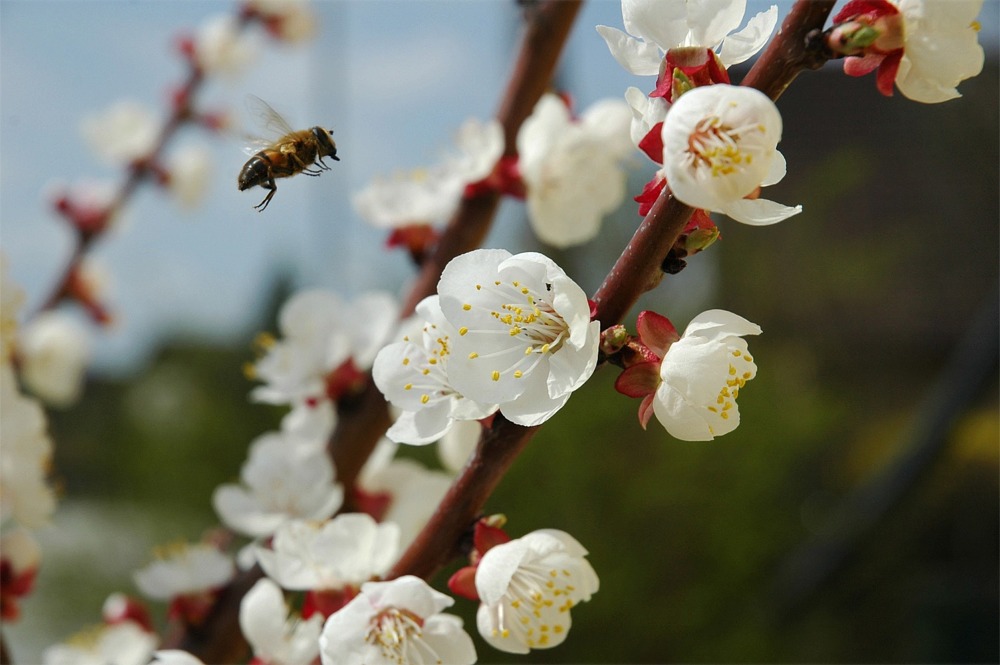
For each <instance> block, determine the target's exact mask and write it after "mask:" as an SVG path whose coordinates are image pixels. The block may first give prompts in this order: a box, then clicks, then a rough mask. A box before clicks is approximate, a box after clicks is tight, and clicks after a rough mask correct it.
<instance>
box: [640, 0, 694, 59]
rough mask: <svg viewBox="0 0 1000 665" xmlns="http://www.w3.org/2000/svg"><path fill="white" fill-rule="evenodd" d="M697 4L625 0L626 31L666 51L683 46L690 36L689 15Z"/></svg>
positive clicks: (675, 0) (671, 1)
mask: <svg viewBox="0 0 1000 665" xmlns="http://www.w3.org/2000/svg"><path fill="white" fill-rule="evenodd" d="M693 4H695V3H689V2H687V1H686V0H685V1H683V2H679V1H678V0H667V2H664V1H663V0H622V20H623V22H624V23H625V30H627V31H628V33H629V34H631V35H635V36H636V37H641V38H642V39H644V40H646V41H647V42H653V43H655V44H656V45H657V46H659V47H660V48H661V49H663V50H664V51H668V50H670V49H672V48H674V47H677V46H683V45H685V44H686V43H687V38H688V35H689V33H690V30H689V28H690V26H689V20H688V12H689V11H690V10H691V5H693ZM705 46H708V44H705Z"/></svg>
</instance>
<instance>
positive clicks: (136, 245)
mask: <svg viewBox="0 0 1000 665" xmlns="http://www.w3.org/2000/svg"><path fill="white" fill-rule="evenodd" d="M234 4H235V3H223V2H207V1H201V0H188V1H186V2H173V1H171V2H167V1H165V0H156V1H151V0H146V1H140V2H110V1H106V2H96V1H85V2H78V1H49V0H44V1H37V0H3V2H2V3H0V146H2V151H0V192H2V195H0V250H2V252H3V254H4V256H5V263H6V265H7V269H8V273H9V275H10V276H11V278H12V279H13V280H14V281H16V282H17V283H18V284H20V285H21V286H22V287H23V288H24V289H25V291H26V292H27V294H28V298H29V308H30V307H31V306H32V305H33V304H36V303H37V302H38V300H39V299H40V298H42V297H43V296H44V294H45V293H46V292H47V289H48V288H49V286H50V284H51V283H52V281H53V280H54V279H55V278H56V276H57V275H58V274H59V272H60V269H61V266H62V265H63V262H64V261H65V256H66V254H67V252H68V251H69V243H70V235H69V233H68V231H67V230H66V229H65V228H63V226H62V223H61V222H60V220H59V219H58V218H57V217H56V216H55V215H54V214H53V213H52V212H51V211H50V207H49V205H50V204H49V202H48V198H47V192H50V191H51V190H52V187H53V186H55V185H56V184H58V183H67V182H73V181H76V180H78V179H87V178H90V179H93V178H107V177H111V178H117V177H120V174H119V173H118V172H117V171H115V170H114V169H111V168H109V167H107V166H105V165H103V164H102V163H101V162H100V161H99V159H98V158H97V157H96V155H93V154H92V153H91V152H90V151H89V149H88V148H87V147H86V145H85V144H84V142H83V140H82V138H81V137H80V133H79V123H80V120H81V119H82V118H83V117H84V116H85V115H87V114H88V113H93V112H96V111H99V110H101V109H103V108H105V107H107V106H109V105H110V104H111V103H113V102H114V101H116V100H119V99H122V98H131V99H135V100H137V101H140V102H143V103H145V104H147V105H149V106H151V107H152V108H154V109H156V108H159V109H162V108H165V106H166V102H165V100H166V98H167V90H168V87H169V86H170V85H172V84H175V83H177V82H179V81H180V80H182V78H183V76H184V68H183V66H182V63H181V61H180V59H179V58H178V57H177V56H176V55H175V54H174V52H173V51H172V44H173V43H174V40H175V38H176V37H177V36H178V35H179V34H181V33H183V32H185V31H188V30H191V29H193V28H194V27H195V26H197V25H198V24H199V23H200V22H202V21H203V20H204V19H205V18H207V17H209V16H211V15H213V14H217V13H224V12H227V11H232V8H233V6H234ZM769 4H770V3H765V2H758V1H755V0H751V2H750V3H749V9H748V13H755V12H757V11H760V10H762V9H764V8H765V7H766V6H768V5H769ZM778 4H779V7H780V8H781V9H782V13H784V10H786V9H787V7H788V6H789V4H790V2H788V1H785V2H779V3H778ZM997 9H998V3H997V2H996V1H995V0H987V2H986V7H985V9H984V12H983V14H982V15H981V22H982V23H983V25H984V33H983V37H982V40H981V41H982V42H983V43H984V44H992V45H993V46H992V48H991V47H989V46H988V47H987V48H988V50H990V51H992V52H995V50H996V46H995V44H996V31H997V27H996V26H997ZM315 10H316V13H317V16H318V19H319V33H318V35H317V38H316V39H315V40H314V41H312V42H310V43H309V44H307V45H305V46H299V47H284V46H277V45H275V44H274V43H273V42H263V44H262V48H261V51H260V54H259V57H258V60H257V64H256V65H255V66H254V67H252V68H251V70H250V71H249V72H248V73H247V74H246V75H245V76H244V77H242V78H240V79H239V80H236V81H232V82H227V81H219V82H213V83H212V84H211V85H209V86H208V87H207V88H206V89H205V90H204V95H203V96H202V97H201V99H202V100H203V101H204V103H205V105H208V106H215V107H219V106H229V107H231V108H233V109H237V110H238V109H239V108H240V107H241V105H242V100H243V98H244V97H245V95H246V94H247V93H253V94H256V95H258V96H260V97H262V98H264V99H266V100H268V101H270V102H271V103H272V104H273V105H274V106H276V107H277V108H278V109H279V110H281V111H282V112H284V113H285V115H286V116H287V117H288V120H289V121H290V122H291V123H292V125H294V126H302V127H307V126H311V125H315V124H322V125H324V126H332V127H334V128H335V130H336V133H335V138H336V140H337V145H338V149H339V153H340V155H341V157H342V161H341V162H339V163H337V164H335V165H334V170H333V171H332V172H330V173H325V174H324V175H323V177H322V178H317V179H312V178H292V179H289V180H285V181H280V182H279V192H278V194H277V195H276V197H275V199H274V201H273V202H272V203H271V205H270V207H269V208H268V210H267V211H266V212H265V213H263V214H258V213H257V212H256V211H254V210H253V208H252V206H253V205H254V204H256V203H257V202H258V201H259V200H260V198H261V197H262V194H263V191H262V190H253V191H251V192H238V191H237V189H236V186H235V180H236V174H237V173H238V171H239V169H240V167H241V166H242V164H243V162H244V161H245V160H246V156H245V155H244V154H243V152H242V150H241V145H240V143H241V142H240V141H238V140H236V139H234V138H226V137H219V136H213V135H210V134H208V133H206V132H204V131H201V130H198V129H196V128H192V129H190V130H188V131H185V132H184V133H182V134H181V135H180V136H179V137H178V138H177V140H176V142H175V144H174V145H175V147H178V146H181V145H183V144H185V143H187V142H198V143H201V144H204V145H205V146H207V147H209V148H211V150H212V152H213V156H214V160H215V170H214V173H213V182H212V183H211V186H210V190H209V194H208V197H207V200H206V202H205V203H204V204H203V205H202V206H201V207H200V208H199V209H198V210H196V211H195V212H193V213H185V212H183V211H182V210H180V209H179V208H178V207H177V206H176V205H174V204H173V202H172V201H170V200H169V199H168V198H167V197H166V196H165V195H164V194H163V193H162V192H160V191H158V190H157V189H155V188H152V187H147V188H144V189H143V190H142V193H141V194H140V195H139V196H138V197H136V198H135V199H134V200H133V205H132V206H131V208H130V209H129V211H128V213H127V214H126V215H125V219H124V220H123V223H122V224H121V225H120V228H118V229H116V230H115V231H114V232H112V233H110V234H109V235H108V236H107V237H105V238H104V239H103V240H102V241H101V243H100V244H99V245H98V247H97V248H96V251H95V252H94V256H95V258H97V259H99V260H100V261H101V262H102V263H103V264H104V265H105V266H106V267H107V269H108V272H109V273H110V276H111V282H110V291H109V299H110V301H111V303H112V304H113V307H114V309H115V311H116V313H117V314H118V316H119V320H118V322H117V324H116V326H115V327H114V328H113V329H111V330H109V331H107V332H106V333H99V334H97V335H95V353H96V355H95V362H94V367H95V369H96V370H97V371H112V372H114V371H126V370H128V369H130V368H132V367H134V365H135V363H136V362H137V361H138V360H140V359H141V358H142V357H144V355H145V354H146V353H148V352H149V350H150V349H151V348H153V347H152V344H154V343H155V341H156V340H157V339H159V338H161V337H162V336H163V335H167V334H171V333H186V334H191V335H198V336H200V337H206V338H214V339H218V340H225V339H227V338H229V337H231V336H232V335H234V334H237V333H242V332H245V330H246V328H247V326H248V325H250V324H251V322H252V321H253V319H254V316H255V315H256V314H257V313H258V307H259V304H260V299H261V297H262V295H263V293H264V289H265V287H266V285H267V284H268V280H269V279H270V278H271V277H272V275H273V273H274V271H275V270H277V269H284V270H288V271H290V272H291V274H292V275H294V277H295V279H296V280H297V282H298V283H299V284H300V285H302V286H325V287H330V288H333V289H335V290H338V291H340V292H341V293H343V294H345V295H346V294H349V293H352V292H357V291H359V290H362V289H368V288H381V289H387V290H389V291H392V292H396V293H400V292H402V291H403V289H404V288H405V285H406V281H407V278H408V277H409V276H410V275H411V274H412V270H411V268H410V267H409V266H408V265H406V264H405V262H404V261H401V260H400V259H401V257H400V255H398V254H386V253H385V252H384V251H383V250H382V248H381V245H382V240H383V234H382V233H381V232H379V231H376V230H374V229H372V228H369V227H367V226H366V225H365V224H364V222H363V221H361V220H360V219H359V218H358V216H357V215H356V214H355V213H354V212H353V210H352V208H351V206H350V195H351V193H352V192H353V191H356V190H358V189H360V188H361V187H362V186H364V184H365V183H366V182H367V181H368V180H369V179H370V178H371V177H372V176H374V175H375V174H389V173H391V172H392V171H393V170H396V169H409V168H415V167H419V166H422V165H426V164H429V163H432V162H434V161H436V159H437V156H438V155H439V154H440V152H441V151H442V150H443V149H444V148H445V147H446V146H447V145H448V143H449V141H450V137H451V135H452V133H453V132H454V130H455V128H456V127H457V126H458V125H459V124H460V123H461V122H462V120H464V119H465V118H467V117H469V116H477V117H480V118H485V117H489V116H490V115H492V113H493V111H494V109H495V107H496V103H497V100H498V99H499V95H500V91H501V89H502V85H503V83H504V82H505V80H506V77H507V73H508V65H509V59H510V55H509V54H510V52H511V49H512V45H513V43H514V41H515V35H516V33H517V14H516V9H514V7H513V3H508V2H497V1H482V2H471V1H466V2H446V1H435V2H429V1H427V2H389V1H378V2H362V1H359V0H356V1H348V2H332V1H330V2H320V3H317V4H316V5H315ZM601 23H603V24H608V25H612V26H617V27H620V26H621V14H620V6H619V4H618V3H617V2H613V1H610V0H607V1H605V0H598V1H595V2H589V3H586V4H585V6H584V9H583V11H582V13H581V16H580V17H579V19H578V22H577V25H576V27H575V29H574V32H573V35H572V37H571V41H570V44H569V47H568V50H567V52H566V54H565V55H564V60H563V62H564V63H565V67H566V69H565V78H564V79H563V80H564V81H566V83H567V84H568V85H569V86H570V88H571V92H572V94H573V95H574V97H575V99H576V100H577V102H578V105H579V106H578V107H579V108H585V107H586V106H587V105H589V104H590V103H591V102H593V101H595V100H597V99H599V98H602V97H609V96H610V97H620V96H621V95H622V94H623V92H624V90H625V88H626V87H627V86H629V85H642V84H643V82H641V81H637V80H636V79H635V78H634V77H631V76H629V75H628V74H626V73H625V72H624V71H622V70H621V69H620V68H619V67H618V65H617V64H616V63H615V62H614V60H613V59H612V58H611V56H610V55H609V54H608V52H607V48H606V47H605V45H604V43H603V41H602V40H601V39H600V38H599V37H598V35H597V34H596V32H595V31H594V26H595V25H597V24H601ZM638 163H641V162H638ZM517 213H518V210H517V206H516V205H506V206H505V213H504V218H503V219H502V220H501V223H500V224H498V225H497V230H496V231H495V232H494V235H493V236H491V238H490V240H489V244H491V245H493V246H508V247H510V248H511V249H515V250H516V247H515V246H513V244H516V239H517V238H518V237H520V234H521V233H523V229H522V228H521V226H520V225H521V222H520V220H519V218H518V214H517ZM504 220H506V221H504Z"/></svg>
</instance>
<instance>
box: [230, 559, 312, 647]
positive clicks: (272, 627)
mask: <svg viewBox="0 0 1000 665" xmlns="http://www.w3.org/2000/svg"><path fill="white" fill-rule="evenodd" d="M240 628H241V629H242V630H243V635H244V636H245V637H246V638H247V642H249V643H250V646H251V647H252V648H253V653H254V662H256V663H260V665H310V663H312V662H313V660H315V658H316V657H317V656H319V635H320V631H321V630H322V629H323V616H322V615H320V614H314V615H313V616H311V617H309V618H308V619H300V618H299V617H298V616H296V615H292V616H289V614H288V606H287V604H286V603H285V597H284V594H283V593H282V592H281V589H280V588H279V587H278V585H277V584H275V583H274V582H272V581H271V580H269V579H268V578H266V577H265V578H263V579H260V580H258V581H257V583H256V584H254V586H253V588H251V589H250V590H249V591H247V593H246V595H245V596H243V600H242V601H241V602H240Z"/></svg>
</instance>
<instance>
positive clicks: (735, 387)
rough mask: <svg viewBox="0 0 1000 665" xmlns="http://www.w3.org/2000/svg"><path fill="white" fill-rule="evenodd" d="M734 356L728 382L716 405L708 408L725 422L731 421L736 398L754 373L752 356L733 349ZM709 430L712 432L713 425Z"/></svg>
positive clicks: (720, 392) (716, 400) (716, 399)
mask: <svg viewBox="0 0 1000 665" xmlns="http://www.w3.org/2000/svg"><path fill="white" fill-rule="evenodd" d="M732 356H733V359H732V360H731V361H730V363H729V372H728V375H727V377H726V382H725V384H723V386H722V388H721V389H720V390H719V394H718V395H717V396H716V398H715V404H710V405H709V406H708V407H707V408H708V410H709V411H711V412H712V413H714V414H715V415H717V416H718V417H719V418H722V419H723V420H729V413H730V412H731V411H732V410H733V409H735V408H736V398H737V397H739V395H740V389H741V388H742V387H743V386H745V385H746V383H747V381H749V380H750V379H752V378H753V372H752V371H750V369H749V368H750V367H752V364H753V358H752V357H751V356H750V354H749V353H744V352H743V351H741V350H739V349H733V350H732ZM709 430H711V425H710V426H709ZM713 434H714V432H713Z"/></svg>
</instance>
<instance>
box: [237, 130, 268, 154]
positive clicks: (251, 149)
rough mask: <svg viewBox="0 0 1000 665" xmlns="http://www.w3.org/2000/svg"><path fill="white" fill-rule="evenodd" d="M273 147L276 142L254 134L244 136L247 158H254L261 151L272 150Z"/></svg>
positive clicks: (244, 149) (244, 152) (244, 151)
mask: <svg viewBox="0 0 1000 665" xmlns="http://www.w3.org/2000/svg"><path fill="white" fill-rule="evenodd" d="M273 145H274V141H268V140H267V139H262V138H260V137H258V136H254V135H252V134H246V133H244V134H243V154H244V155H246V156H247V157H253V156H254V155H256V154H257V153H258V152H260V151H261V150H264V149H266V148H270V147H271V146H273Z"/></svg>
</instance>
